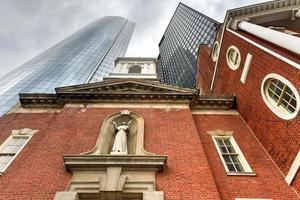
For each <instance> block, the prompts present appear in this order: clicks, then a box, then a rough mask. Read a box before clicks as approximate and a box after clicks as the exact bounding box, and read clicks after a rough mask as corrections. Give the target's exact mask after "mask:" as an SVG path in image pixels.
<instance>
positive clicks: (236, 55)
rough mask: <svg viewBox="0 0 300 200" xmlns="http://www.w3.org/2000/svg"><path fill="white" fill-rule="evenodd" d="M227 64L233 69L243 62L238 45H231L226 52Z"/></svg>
mask: <svg viewBox="0 0 300 200" xmlns="http://www.w3.org/2000/svg"><path fill="white" fill-rule="evenodd" d="M226 60H227V64H228V66H229V67H230V69H232V70H236V69H237V68H239V66H240V63H241V54H240V51H239V50H238V48H237V47H236V46H230V47H229V48H228V50H227V53H226Z"/></svg>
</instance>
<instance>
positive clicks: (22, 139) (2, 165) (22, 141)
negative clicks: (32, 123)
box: [0, 128, 36, 174]
mask: <svg viewBox="0 0 300 200" xmlns="http://www.w3.org/2000/svg"><path fill="white" fill-rule="evenodd" d="M35 132H36V131H34V130H31V129H28V128H26V129H21V130H13V133H12V134H11V135H10V136H9V137H8V138H7V139H6V141H5V142H4V143H3V144H2V145H1V146H0V174H2V173H3V172H4V171H5V170H6V169H7V167H8V166H9V165H10V163H11V162H12V161H13V160H14V159H15V157H16V156H17V155H18V154H19V153H20V152H21V150H22V149H23V148H24V146H25V145H26V143H27V142H28V141H29V139H30V138H31V137H32V135H33V134H34V133H35Z"/></svg>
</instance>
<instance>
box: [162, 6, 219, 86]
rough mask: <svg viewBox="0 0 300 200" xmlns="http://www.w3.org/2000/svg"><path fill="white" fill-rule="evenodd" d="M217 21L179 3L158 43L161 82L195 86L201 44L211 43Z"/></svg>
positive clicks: (213, 38)
mask: <svg viewBox="0 0 300 200" xmlns="http://www.w3.org/2000/svg"><path fill="white" fill-rule="evenodd" d="M218 24H219V23H218V22H217V21H215V20H213V19H211V18H209V17H207V16H205V15H203V14H202V13H200V12H198V11H196V10H194V9H192V8H190V7H188V6H186V5H184V4H182V3H179V5H178V7H177V9H176V11H175V13H174V15H173V17H172V19H171V21H170V23H169V25H168V27H167V29H166V31H165V33H164V35H163V37H162V39H161V41H160V42H159V56H158V62H159V64H158V67H159V68H158V73H159V76H160V79H161V82H163V83H168V84H174V85H178V86H182V87H191V88H192V87H195V84H196V72H197V52H198V47H199V45H200V44H209V45H210V46H212V44H213V43H214V40H215V36H216V31H217V27H218Z"/></svg>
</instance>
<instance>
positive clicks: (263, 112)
mask: <svg viewBox="0 0 300 200" xmlns="http://www.w3.org/2000/svg"><path fill="white" fill-rule="evenodd" d="M242 34H243V35H244V36H246V37H249V38H251V39H253V40H255V41H256V42H258V43H260V44H261V45H263V46H265V47H268V48H270V49H272V50H274V51H276V52H278V53H280V54H281V55H284V56H286V57H288V58H290V59H292V60H293V61H295V62H298V63H300V57H299V56H298V57H296V56H295V55H293V54H290V53H289V52H288V51H285V50H283V49H280V48H278V47H276V46H274V45H272V44H269V43H267V42H264V41H262V40H259V39H257V38H256V39H255V38H254V37H253V36H250V35H249V34H248V35H247V34H246V33H242ZM230 45H235V46H237V47H238V49H239V51H240V53H241V64H240V67H239V68H238V69H237V70H231V69H230V68H229V67H228V65H227V62H226V52H227V49H228V47H229V46H230ZM247 53H250V54H252V56H253V57H252V62H251V65H250V69H249V72H248V76H247V79H246V83H245V84H243V83H242V82H241V81H240V77H241V74H242V70H243V66H244V62H245V60H246V55H247ZM199 70H200V71H203V69H201V68H200V69H199ZM269 73H276V74H279V75H281V76H283V77H285V78H286V79H288V80H289V81H290V82H291V83H292V84H293V85H294V86H295V87H296V88H297V89H298V91H300V70H299V69H296V68H295V67H293V66H291V65H289V64H288V63H285V62H283V61H282V60H280V59H278V58H276V57H274V56H272V55H270V54H268V53H266V52H264V51H263V50H261V49H259V48H257V47H255V46H253V45H252V44H250V43H248V42H246V41H245V40H243V39H241V38H239V37H237V36H235V35H233V34H232V33H230V32H228V31H225V33H224V38H223V44H222V49H221V52H220V58H219V63H218V70H217V76H216V79H215V85H214V91H213V94H216V95H231V94H235V95H236V99H237V110H238V112H239V113H240V114H241V116H242V117H243V118H244V120H245V121H246V123H247V125H248V126H249V127H250V128H251V130H252V131H253V132H254V133H255V135H256V136H257V137H258V139H259V140H260V142H261V143H262V144H263V146H264V147H265V148H266V149H267V151H268V152H269V154H270V155H271V157H272V159H274V160H275V162H276V164H277V165H278V167H279V168H280V169H281V171H282V172H283V173H284V174H285V175H286V174H287V172H288V170H289V168H290V166H291V164H292V162H293V160H294V159H295V156H296V154H297V152H298V151H299V148H300V131H299V130H300V116H299V115H298V116H297V117H296V118H294V119H293V120H282V119H281V118H279V117H277V116H276V115H275V114H274V113H273V112H272V111H271V110H270V109H269V108H268V107H267V105H266V104H265V103H264V101H263V99H262V96H261V83H262V81H263V79H264V77H265V76H266V75H267V74H269ZM205 84H210V83H205ZM296 189H297V190H298V191H300V187H299V186H297V187H296Z"/></svg>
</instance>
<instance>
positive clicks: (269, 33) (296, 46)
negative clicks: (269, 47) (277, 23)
mask: <svg viewBox="0 0 300 200" xmlns="http://www.w3.org/2000/svg"><path fill="white" fill-rule="evenodd" d="M238 27H239V28H240V29H241V30H243V31H246V32H248V33H250V34H252V35H255V36H257V37H259V38H261V39H263V40H266V41H268V42H271V43H273V44H276V45H278V46H280V47H283V48H285V49H287V50H289V51H292V52H294V53H296V54H298V55H300V38H299V37H296V36H292V35H289V34H286V33H282V32H279V31H275V30H272V29H269V28H265V27H263V26H259V25H256V24H252V23H249V22H246V21H242V22H240V23H239V24H238Z"/></svg>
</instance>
